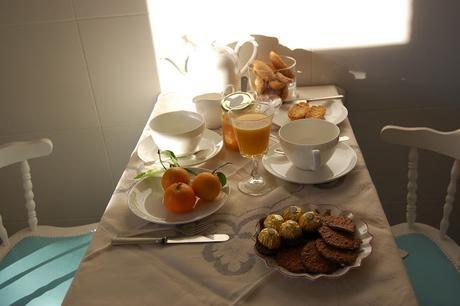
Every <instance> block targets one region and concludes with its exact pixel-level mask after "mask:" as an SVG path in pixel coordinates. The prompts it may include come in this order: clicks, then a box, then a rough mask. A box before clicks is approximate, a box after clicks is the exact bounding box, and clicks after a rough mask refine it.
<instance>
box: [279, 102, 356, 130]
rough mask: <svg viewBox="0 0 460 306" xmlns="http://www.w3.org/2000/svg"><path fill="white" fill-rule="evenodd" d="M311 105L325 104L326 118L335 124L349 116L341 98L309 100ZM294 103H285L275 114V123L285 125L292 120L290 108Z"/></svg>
mask: <svg viewBox="0 0 460 306" xmlns="http://www.w3.org/2000/svg"><path fill="white" fill-rule="evenodd" d="M308 103H309V104H310V105H323V106H325V107H326V115H325V116H324V119H325V120H327V121H329V122H332V123H334V124H340V123H341V122H343V121H344V120H345V119H346V118H347V117H348V110H347V108H346V107H345V106H343V103H342V101H340V100H326V101H312V102H308ZM292 105H293V103H285V104H283V105H281V107H280V108H279V109H278V110H277V111H276V112H275V115H274V116H273V123H274V124H276V125H278V126H280V127H281V126H283V125H285V124H286V123H288V122H290V121H291V119H289V117H288V110H289V107H291V106H292Z"/></svg>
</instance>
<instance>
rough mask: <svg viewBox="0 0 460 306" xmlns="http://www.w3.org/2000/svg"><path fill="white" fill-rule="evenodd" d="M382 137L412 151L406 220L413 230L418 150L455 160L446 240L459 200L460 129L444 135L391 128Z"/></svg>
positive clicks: (444, 222) (446, 215)
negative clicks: (452, 213) (455, 206)
mask: <svg viewBox="0 0 460 306" xmlns="http://www.w3.org/2000/svg"><path fill="white" fill-rule="evenodd" d="M380 136H381V138H382V139H383V140H384V141H386V142H388V143H393V144H399V145H404V146H408V147H410V150H409V162H408V166H409V172H408V178H409V182H408V184H407V205H406V219H407V223H408V224H409V226H413V224H414V222H415V217H416V201H417V175H418V171H417V165H418V149H424V150H430V151H433V152H436V153H439V154H442V155H446V156H449V157H452V158H453V159H454V163H453V165H452V169H451V172H450V182H449V185H448V187H447V194H446V199H445V203H444V207H443V216H442V220H441V224H440V227H439V230H440V234H441V238H445V235H446V232H447V229H448V227H449V217H450V214H451V212H452V205H453V203H454V199H455V192H456V189H457V178H458V176H459V174H460V161H459V160H460V129H459V130H455V131H451V132H440V131H437V130H433V129H430V128H426V127H414V128H406V127H400V126H394V125H387V126H385V127H383V129H382V130H381V132H380Z"/></svg>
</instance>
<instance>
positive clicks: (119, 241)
mask: <svg viewBox="0 0 460 306" xmlns="http://www.w3.org/2000/svg"><path fill="white" fill-rule="evenodd" d="M229 239H230V236H229V235H227V234H211V235H206V236H203V235H197V236H189V237H171V238H170V237H160V238H151V237H148V238H147V237H117V238H113V239H112V241H111V243H112V245H126V244H161V245H165V244H176V243H208V242H223V241H227V240H229Z"/></svg>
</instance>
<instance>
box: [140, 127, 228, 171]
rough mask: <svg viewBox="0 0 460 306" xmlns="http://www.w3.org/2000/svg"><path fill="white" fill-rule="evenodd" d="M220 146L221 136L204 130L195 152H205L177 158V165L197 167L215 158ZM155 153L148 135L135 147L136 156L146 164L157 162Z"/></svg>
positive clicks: (153, 143) (154, 146)
mask: <svg viewBox="0 0 460 306" xmlns="http://www.w3.org/2000/svg"><path fill="white" fill-rule="evenodd" d="M222 146H223V142H222V136H221V135H219V134H217V133H216V132H214V131H211V130H208V129H205V130H204V133H203V138H202V139H201V141H200V143H199V144H198V148H197V150H201V149H207V150H206V151H201V152H199V153H198V154H191V155H187V156H182V157H178V158H177V159H178V160H179V164H180V165H181V166H183V167H186V166H193V165H198V164H201V163H204V162H205V161H207V160H209V159H211V158H213V157H214V156H216V155H217V154H218V153H219V152H220V150H221V149H222ZM157 151H158V147H157V145H156V144H155V142H153V139H152V137H151V136H150V135H148V136H147V137H145V138H144V139H142V140H141V142H140V143H139V146H138V147H137V155H138V156H139V158H140V159H142V160H143V161H144V162H146V163H152V162H157V161H158V154H157ZM165 161H167V159H165Z"/></svg>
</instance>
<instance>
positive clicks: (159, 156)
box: [157, 149, 167, 170]
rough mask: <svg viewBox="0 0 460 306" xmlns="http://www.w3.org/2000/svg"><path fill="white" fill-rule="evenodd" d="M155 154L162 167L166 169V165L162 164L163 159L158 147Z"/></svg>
mask: <svg viewBox="0 0 460 306" xmlns="http://www.w3.org/2000/svg"><path fill="white" fill-rule="evenodd" d="M157 154H158V159H159V160H160V164H161V166H162V167H163V169H165V170H167V169H166V166H165V165H164V164H163V161H162V160H161V151H160V149H158V151H157Z"/></svg>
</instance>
